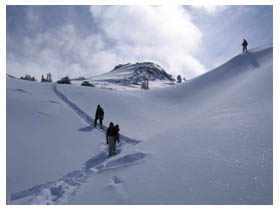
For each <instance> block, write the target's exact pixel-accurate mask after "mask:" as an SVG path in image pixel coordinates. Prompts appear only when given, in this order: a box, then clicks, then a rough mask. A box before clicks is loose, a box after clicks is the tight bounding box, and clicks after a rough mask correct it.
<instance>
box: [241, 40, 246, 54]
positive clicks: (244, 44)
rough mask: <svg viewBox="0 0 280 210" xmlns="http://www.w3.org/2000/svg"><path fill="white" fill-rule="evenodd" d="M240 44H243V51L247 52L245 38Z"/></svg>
mask: <svg viewBox="0 0 280 210" xmlns="http://www.w3.org/2000/svg"><path fill="white" fill-rule="evenodd" d="M241 46H243V49H242V51H243V52H245V51H246V52H248V50H247V46H248V42H247V40H246V39H243V43H242V45H241Z"/></svg>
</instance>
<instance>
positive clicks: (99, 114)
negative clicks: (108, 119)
mask: <svg viewBox="0 0 280 210" xmlns="http://www.w3.org/2000/svg"><path fill="white" fill-rule="evenodd" d="M103 118H104V111H103V109H102V108H101V106H100V105H99V104H98V106H97V109H96V112H95V119H94V127H96V124H97V120H98V119H99V124H100V128H102V120H103Z"/></svg>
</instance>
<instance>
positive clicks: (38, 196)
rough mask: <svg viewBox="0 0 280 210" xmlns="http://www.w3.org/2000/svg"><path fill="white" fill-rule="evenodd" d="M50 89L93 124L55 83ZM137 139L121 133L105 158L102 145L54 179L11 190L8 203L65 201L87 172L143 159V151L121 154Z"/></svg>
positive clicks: (93, 172)
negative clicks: (117, 144)
mask: <svg viewBox="0 0 280 210" xmlns="http://www.w3.org/2000/svg"><path fill="white" fill-rule="evenodd" d="M52 89H53V91H54V92H55V94H56V95H57V96H58V97H59V98H60V99H62V100H63V101H64V102H65V103H66V104H67V105H68V106H69V107H70V108H72V109H73V110H74V111H75V112H76V113H77V114H78V115H79V116H80V117H81V118H82V119H83V120H84V121H85V122H86V123H88V124H89V126H93V118H91V117H90V116H89V115H88V114H87V113H86V112H84V111H83V110H82V109H81V108H80V107H78V106H77V105H76V104H75V103H73V102H72V101H71V100H70V99H68V98H67V97H66V96H65V95H64V94H63V93H62V92H60V91H59V90H58V89H57V84H53V85H52ZM103 127H104V130H103V129H96V130H97V131H99V132H100V133H102V134H104V135H105V134H106V129H107V127H106V126H103ZM140 142H141V141H139V140H135V139H131V138H129V137H126V136H124V135H121V134H120V144H119V147H118V148H117V151H116V152H117V155H115V156H113V157H111V158H109V159H108V156H107V151H106V149H103V151H101V152H100V153H99V154H97V155H95V156H94V157H92V158H90V159H89V160H87V161H86V162H85V163H84V164H83V166H82V168H81V169H78V170H74V171H71V172H69V173H67V174H66V175H64V176H63V177H62V178H59V179H57V180H55V181H50V182H46V183H44V184H40V185H35V186H33V187H31V188H29V189H26V190H23V191H20V192H16V193H13V194H11V195H10V196H9V199H8V201H7V204H13V201H16V200H21V199H22V200H21V201H20V202H21V204H22V203H23V204H43V205H44V204H45V205H49V204H67V203H68V202H69V201H70V200H71V198H72V197H73V196H74V195H75V193H76V192H77V190H78V189H79V187H80V186H81V185H82V184H83V183H85V182H86V181H87V179H88V177H89V176H91V175H93V174H95V173H102V172H104V171H108V170H113V169H117V168H121V167H126V166H130V165H134V164H137V163H138V162H139V161H141V160H143V159H144V158H145V157H146V156H147V154H145V153H143V152H133V153H131V154H126V155H123V156H121V152H122V150H123V149H125V148H126V147H127V146H129V145H135V144H138V143H140Z"/></svg>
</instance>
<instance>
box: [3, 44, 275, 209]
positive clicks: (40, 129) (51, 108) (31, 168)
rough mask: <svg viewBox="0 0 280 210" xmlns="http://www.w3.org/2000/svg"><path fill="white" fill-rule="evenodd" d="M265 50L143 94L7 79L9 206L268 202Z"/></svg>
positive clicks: (268, 55)
mask: <svg viewBox="0 0 280 210" xmlns="http://www.w3.org/2000/svg"><path fill="white" fill-rule="evenodd" d="M272 49H273V48H272V46H267V47H264V48H259V49H254V50H250V52H248V53H246V54H240V55H238V56H236V57H234V58H233V59H231V60H230V61H228V62H226V63H225V64H224V65H222V66H220V67H218V68H216V69H214V70H212V71H210V72H208V73H206V74H204V75H201V76H199V77H197V78H195V79H193V80H191V81H189V82H187V83H183V84H181V85H176V86H171V87H166V88H162V89H155V90H150V91H136V90H135V91H131V90H130V91H116V90H105V89H98V88H87V87H77V86H67V85H50V84H38V83H32V82H27V81H19V80H16V79H11V78H7V194H8V203H9V204H47V203H49V204H64V203H66V204H272V185H273V184H272V124H273V121H272V118H273V117H272V77H273V71H272V69H273V66H272V63H273V62H272ZM97 104H100V105H101V106H102V107H103V108H104V110H105V119H104V124H105V125H108V124H109V122H110V121H113V122H114V123H116V124H119V125H120V130H121V131H120V133H121V135H122V136H121V144H120V145H119V147H118V153H119V154H118V155H116V156H114V157H113V158H110V159H107V158H106V145H105V144H104V142H105V137H104V131H101V130H99V129H98V130H97V129H93V127H92V125H91V123H92V117H91V116H93V114H94V112H95V108H96V106H97ZM15 131H17V132H15ZM18 131H19V132H18ZM22 133H24V135H23V134H22ZM50 163H51V164H50Z"/></svg>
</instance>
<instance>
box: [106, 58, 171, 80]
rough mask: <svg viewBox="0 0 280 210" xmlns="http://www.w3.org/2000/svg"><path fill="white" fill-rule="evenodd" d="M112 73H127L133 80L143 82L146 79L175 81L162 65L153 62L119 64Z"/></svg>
mask: <svg viewBox="0 0 280 210" xmlns="http://www.w3.org/2000/svg"><path fill="white" fill-rule="evenodd" d="M111 72H119V73H124V74H125V73H127V76H128V77H130V78H131V79H132V80H137V81H143V80H144V79H147V80H150V81H154V80H169V81H175V79H174V78H173V77H172V75H171V74H168V73H167V72H166V71H165V70H164V69H163V68H162V67H161V66H160V65H158V64H154V63H152V62H143V63H135V64H131V63H127V64H119V65H117V66H115V68H114V69H113V70H112V71H111Z"/></svg>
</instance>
